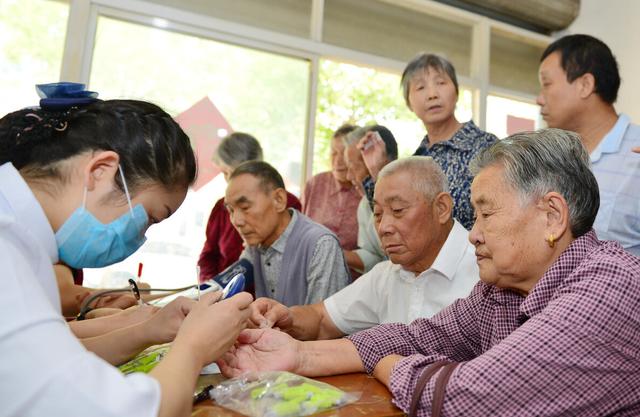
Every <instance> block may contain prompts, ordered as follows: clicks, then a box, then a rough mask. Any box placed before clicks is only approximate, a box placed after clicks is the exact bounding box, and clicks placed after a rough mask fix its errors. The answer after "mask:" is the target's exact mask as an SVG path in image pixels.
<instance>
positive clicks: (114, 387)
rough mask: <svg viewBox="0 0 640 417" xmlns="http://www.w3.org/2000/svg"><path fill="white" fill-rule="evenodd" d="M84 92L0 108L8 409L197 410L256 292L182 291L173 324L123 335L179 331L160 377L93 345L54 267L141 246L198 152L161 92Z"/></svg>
mask: <svg viewBox="0 0 640 417" xmlns="http://www.w3.org/2000/svg"><path fill="white" fill-rule="evenodd" d="M83 101H88V102H89V103H81V102H83ZM72 104H73V105H72V106H69V105H68V103H65V101H64V100H62V102H60V101H56V100H53V99H49V100H43V101H42V102H41V107H40V108H35V109H25V110H20V111H17V112H14V113H11V114H8V115H6V116H5V117H4V118H2V119H0V282H1V283H2V291H0V357H2V360H1V361H0V403H2V407H0V416H17V415H20V416H40V415H47V416H69V415H87V416H89V415H90V416H115V415H123V416H124V415H137V416H179V415H187V414H188V413H189V411H190V409H191V402H192V395H193V392H194V386H195V383H196V378H197V376H198V374H199V371H200V369H202V367H203V366H205V365H207V364H208V363H211V362H212V361H213V360H215V359H216V358H217V357H218V356H220V355H221V354H222V353H223V352H225V351H226V350H227V349H228V348H229V347H230V346H231V345H232V344H233V342H234V341H235V339H236V336H237V335H238V333H239V332H240V331H241V330H242V329H243V328H244V327H245V326H246V321H247V318H248V316H249V311H248V309H247V307H248V305H249V303H250V302H251V296H250V295H249V294H247V293H241V294H239V295H237V296H235V297H233V298H230V299H228V300H225V301H222V302H220V303H215V302H216V301H217V299H218V297H219V294H217V293H216V294H207V295H206V296H203V297H202V300H201V301H200V302H190V301H189V300H185V299H182V300H179V301H177V302H176V303H175V304H173V305H170V306H168V308H169V310H166V308H165V309H163V310H161V311H160V312H159V313H156V315H155V316H158V318H161V319H163V320H164V322H163V326H158V325H156V326H151V327H150V328H149V329H153V330H149V329H148V330H149V331H140V332H135V333H133V334H132V332H130V331H129V333H123V334H129V335H131V338H126V337H124V338H120V339H135V338H137V339H138V340H133V342H135V343H142V344H144V343H147V344H148V342H157V341H170V340H172V339H173V338H174V336H175V340H174V342H173V345H172V348H171V350H170V352H169V353H168V354H167V356H166V357H165V358H164V359H163V361H162V362H161V363H160V364H159V365H158V366H157V367H156V368H155V369H154V370H153V371H151V373H150V374H149V375H146V374H133V375H130V376H124V375H122V374H121V373H120V372H119V371H118V370H117V369H116V368H114V367H113V366H111V365H109V364H108V363H107V362H106V361H105V360H103V359H101V358H99V357H98V356H96V355H94V354H93V353H91V352H89V351H87V350H86V348H85V347H84V346H83V344H82V343H81V342H80V341H79V340H78V339H77V338H76V337H74V335H73V334H72V333H71V331H70V330H69V328H68V326H67V325H66V323H65V321H64V319H63V318H62V316H61V314H60V300H59V294H58V288H57V286H56V279H55V276H54V271H53V266H52V265H53V264H55V263H57V262H59V261H61V262H64V263H66V264H67V265H69V266H71V267H74V268H85V267H101V266H105V265H109V264H112V263H115V262H118V261H120V260H122V259H124V258H126V257H127V256H129V255H131V254H132V253H133V252H134V251H135V250H136V249H138V248H139V247H140V246H141V245H142V243H143V242H144V233H145V231H146V229H147V228H148V227H149V226H150V225H152V224H154V223H158V222H160V221H162V220H164V219H166V218H167V217H169V216H170V215H171V214H172V213H174V212H175V211H176V210H177V209H178V207H179V206H180V204H181V203H182V201H183V200H184V198H185V195H186V193H187V188H188V187H189V185H190V184H191V183H192V182H193V181H194V179H195V175H196V163H195V158H194V154H193V151H192V149H191V146H190V143H189V139H188V138H187V136H186V135H185V133H184V132H183V131H182V130H181V129H180V127H179V126H178V125H177V124H176V123H175V122H174V121H173V120H172V119H171V117H170V116H169V115H168V114H167V113H165V112H164V111H162V110H161V109H160V108H159V107H157V106H155V105H153V104H150V103H146V102H142V101H133V100H108V101H98V100H78V101H76V102H73V103H72ZM155 316H154V318H155ZM156 321H157V319H156ZM163 329H164V333H162V330H163ZM122 331H124V332H126V329H124V330H122ZM176 333H177V335H176ZM111 342H112V343H113V344H114V349H115V350H118V344H127V343H133V342H132V341H131V340H117V339H115V340H113V339H112V340H111Z"/></svg>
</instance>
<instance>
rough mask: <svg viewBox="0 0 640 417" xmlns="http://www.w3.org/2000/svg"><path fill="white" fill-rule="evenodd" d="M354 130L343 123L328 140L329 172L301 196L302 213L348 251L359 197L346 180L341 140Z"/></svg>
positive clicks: (353, 244) (316, 177)
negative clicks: (329, 144) (329, 151)
mask: <svg viewBox="0 0 640 417" xmlns="http://www.w3.org/2000/svg"><path fill="white" fill-rule="evenodd" d="M355 129H356V126H353V125H349V124H347V125H343V126H341V127H339V128H338V129H337V130H336V131H335V133H334V134H333V137H332V138H331V171H327V172H321V173H319V174H317V175H314V176H313V177H312V178H311V179H310V180H309V181H307V184H306V186H305V187H304V192H303V193H302V213H303V214H305V215H307V216H308V217H309V218H310V219H311V220H313V221H315V222H317V223H320V224H321V225H323V226H326V227H327V228H328V229H329V230H331V231H332V232H333V233H335V234H336V236H338V239H339V240H340V247H342V249H345V250H349V251H350V250H353V249H356V247H357V246H358V219H357V218H356V212H357V210H358V203H359V202H360V195H359V194H358V190H357V188H356V187H354V186H353V184H351V181H349V179H348V178H347V165H346V164H345V162H344V143H343V139H344V137H345V136H346V135H347V134H349V133H350V132H352V131H353V130H355Z"/></svg>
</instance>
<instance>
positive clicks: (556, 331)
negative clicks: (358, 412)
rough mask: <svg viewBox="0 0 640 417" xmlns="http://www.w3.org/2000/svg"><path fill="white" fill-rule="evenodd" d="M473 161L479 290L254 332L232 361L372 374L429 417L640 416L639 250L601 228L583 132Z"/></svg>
mask: <svg viewBox="0 0 640 417" xmlns="http://www.w3.org/2000/svg"><path fill="white" fill-rule="evenodd" d="M474 171H475V173H476V176H475V179H474V181H473V185H472V187H471V192H472V202H473V206H474V208H475V210H476V213H477V220H476V223H475V224H474V227H473V229H472V231H471V233H470V235H469V239H470V241H471V243H473V244H474V245H475V247H476V256H477V261H478V265H479V268H480V279H481V282H480V283H478V285H477V286H476V287H475V288H474V290H473V291H472V293H471V295H470V296H469V297H467V298H465V299H461V300H458V301H456V302H455V303H454V304H452V305H451V306H449V307H447V308H446V309H444V310H443V311H442V312H441V313H439V314H438V315H436V316H434V317H433V318H431V319H418V320H416V321H414V322H413V323H411V324H410V325H403V324H385V325H381V326H377V327H374V328H372V329H369V330H365V331H363V332H360V333H356V334H355V335H352V336H350V337H349V338H348V339H342V340H334V341H316V342H298V341H293V340H292V339H291V338H290V337H289V336H288V335H286V334H284V333H280V332H277V331H271V330H269V331H267V330H250V331H245V332H243V333H241V335H240V338H239V340H240V341H241V342H243V343H247V345H243V346H240V347H238V348H237V349H236V350H235V352H234V353H233V354H227V355H226V356H225V357H224V363H222V369H223V371H224V372H225V373H226V374H236V373H237V372H239V369H250V368H255V367H259V368H269V369H274V368H277V369H288V370H292V371H294V372H298V373H302V374H305V375H309V376H316V375H329V374H337V373H346V372H361V371H367V372H369V373H372V374H373V375H374V376H375V377H376V378H378V379H379V380H381V381H382V382H384V383H385V384H386V385H387V386H388V387H389V389H390V390H391V392H392V393H393V396H394V401H395V403H396V404H397V405H398V406H399V407H400V408H402V409H403V410H405V411H410V409H413V410H412V411H413V413H414V414H415V415H419V416H427V415H431V413H432V412H433V411H435V408H438V407H439V406H441V407H442V409H441V411H442V413H441V415H442V416H459V415H466V416H488V415H492V416H497V415H500V416H515V415H517V416H566V415H571V416H603V415H624V416H637V415H640V360H639V359H638V358H640V314H639V313H638V306H639V305H640V259H638V258H636V257H634V256H633V255H631V254H630V253H628V252H626V251H625V250H624V249H623V248H622V247H621V246H620V245H619V244H618V243H616V242H612V241H600V240H598V238H597V236H596V235H595V233H594V232H593V230H592V224H593V221H594V219H595V216H596V213H597V211H598V206H599V194H598V185H597V183H596V180H595V178H594V176H593V174H592V173H591V171H590V170H589V155H588V154H587V152H586V150H585V149H584V148H583V147H582V144H581V142H580V138H579V137H578V136H577V135H576V134H573V133H569V132H565V131H562V130H557V129H548V130H542V131H539V132H536V133H527V134H519V135H515V136H511V137H509V138H507V139H505V140H504V141H501V142H499V143H496V144H495V145H494V146H493V147H491V148H489V149H487V150H485V151H484V152H483V153H482V154H481V155H480V156H479V157H478V159H477V160H476V161H475V164H474ZM267 352H268V354H267ZM274 352H277V354H274ZM270 355H273V356H270ZM266 358H269V359H268V360H269V361H268V362H267V359H266ZM447 379H448V382H447Z"/></svg>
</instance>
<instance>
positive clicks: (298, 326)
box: [252, 156, 478, 340]
mask: <svg viewBox="0 0 640 417" xmlns="http://www.w3.org/2000/svg"><path fill="white" fill-rule="evenodd" d="M374 204H375V206H374V217H375V223H376V226H377V229H378V234H379V236H380V240H381V241H382V245H383V247H384V250H385V252H387V253H388V254H389V258H390V260H388V261H384V262H381V263H379V264H378V265H376V266H375V267H374V268H373V269H372V270H371V271H370V272H368V273H367V274H365V275H363V276H361V277H360V278H358V279H357V280H356V281H355V282H354V283H352V284H351V285H349V286H348V287H346V288H343V289H342V290H341V291H339V292H338V293H336V294H334V295H332V296H331V297H329V298H327V299H326V300H324V302H320V303H316V304H312V305H306V306H296V307H292V308H286V307H284V306H282V305H280V304H278V303H277V302H275V301H273V300H270V299H266V298H261V299H258V300H256V301H255V302H254V303H253V304H252V310H253V311H252V320H253V321H254V323H255V324H256V325H262V326H263V327H264V326H265V323H266V324H267V325H274V326H276V327H278V328H280V329H281V330H284V331H286V332H288V333H289V334H291V335H292V336H294V337H296V338H298V339H302V340H310V339H332V338H336V337H340V336H343V335H345V334H351V333H355V332H357V331H359V330H363V329H368V328H370V327H372V326H374V325H377V324H380V323H394V322H400V323H410V322H411V321H413V320H415V319H417V318H419V317H431V316H433V315H434V314H436V313H437V312H438V311H440V310H442V309H443V308H444V307H446V306H448V305H449V304H451V303H452V302H453V301H454V300H456V299H457V298H461V297H466V296H467V295H468V294H469V292H470V291H471V289H472V288H473V286H474V285H475V284H476V282H478V267H477V265H476V261H475V255H474V248H473V246H472V245H471V244H470V243H469V241H468V232H467V230H466V229H465V228H464V227H462V225H461V224H460V223H458V222H457V221H456V220H453V218H452V217H451V212H452V206H453V201H452V199H451V196H450V195H449V193H448V192H447V180H446V178H445V176H444V174H443V172H442V170H441V169H440V167H439V165H438V164H437V163H436V162H435V161H434V160H433V159H431V158H429V157H422V156H414V157H410V158H405V159H401V160H398V161H395V162H392V163H390V164H389V165H387V166H386V167H385V168H384V169H383V170H382V171H381V173H380V176H379V181H378V183H377V185H376V190H375V194H374ZM265 320H266V322H265Z"/></svg>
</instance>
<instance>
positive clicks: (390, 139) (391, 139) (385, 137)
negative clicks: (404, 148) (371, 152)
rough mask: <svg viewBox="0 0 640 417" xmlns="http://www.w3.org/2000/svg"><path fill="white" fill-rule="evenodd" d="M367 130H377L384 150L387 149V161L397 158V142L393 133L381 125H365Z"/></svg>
mask: <svg viewBox="0 0 640 417" xmlns="http://www.w3.org/2000/svg"><path fill="white" fill-rule="evenodd" d="M367 128H368V130H372V131H374V132H378V134H379V135H380V137H381V138H382V141H383V142H384V147H385V150H386V151H387V158H388V159H389V161H395V160H396V159H398V142H396V138H395V136H393V133H391V131H390V130H389V129H387V128H386V127H384V126H382V125H373V126H367Z"/></svg>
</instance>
